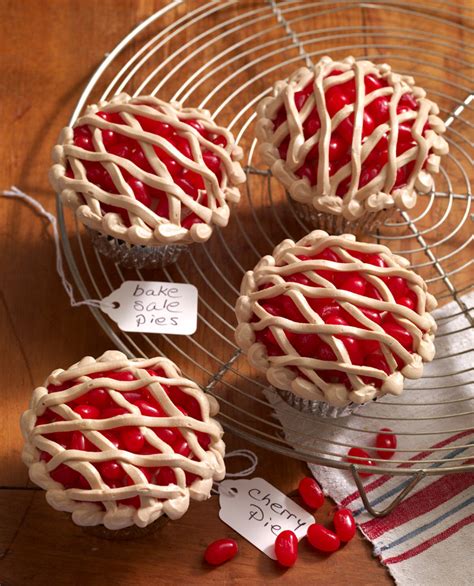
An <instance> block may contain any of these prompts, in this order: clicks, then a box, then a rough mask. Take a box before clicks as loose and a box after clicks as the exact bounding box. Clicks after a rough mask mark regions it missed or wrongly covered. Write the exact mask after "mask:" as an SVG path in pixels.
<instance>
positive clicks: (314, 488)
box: [298, 476, 324, 509]
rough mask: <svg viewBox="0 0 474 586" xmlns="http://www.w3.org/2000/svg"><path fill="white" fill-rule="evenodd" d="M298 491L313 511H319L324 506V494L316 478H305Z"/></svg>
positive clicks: (301, 481)
mask: <svg viewBox="0 0 474 586" xmlns="http://www.w3.org/2000/svg"><path fill="white" fill-rule="evenodd" d="M298 491H299V493H300V496H301V498H302V499H303V502H304V503H305V505H307V506H308V507H311V508H312V509H319V507H322V506H323V504H324V494H323V491H322V489H321V487H320V486H319V484H318V483H317V482H316V480H315V479H314V478H310V477H309V476H305V477H304V478H302V479H301V480H300V483H299V485H298Z"/></svg>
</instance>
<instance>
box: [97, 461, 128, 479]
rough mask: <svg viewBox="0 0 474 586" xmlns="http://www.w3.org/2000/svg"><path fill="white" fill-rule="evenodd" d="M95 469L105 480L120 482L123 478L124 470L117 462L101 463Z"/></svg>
mask: <svg viewBox="0 0 474 586" xmlns="http://www.w3.org/2000/svg"><path fill="white" fill-rule="evenodd" d="M97 467H98V469H99V472H100V473H101V475H102V476H103V477H104V478H106V479H107V480H120V478H123V477H124V476H125V471H124V469H123V468H122V466H120V464H117V462H112V461H109V462H101V463H100V464H98V466H97Z"/></svg>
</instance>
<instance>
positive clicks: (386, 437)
mask: <svg viewBox="0 0 474 586" xmlns="http://www.w3.org/2000/svg"><path fill="white" fill-rule="evenodd" d="M375 447H376V448H377V456H378V457H379V458H382V460H390V458H393V455H394V453H395V450H396V449H397V436H396V435H395V434H394V433H393V431H392V430H391V429H389V428H388V427H382V429H381V430H380V431H379V433H378V434H377V437H376V438H375Z"/></svg>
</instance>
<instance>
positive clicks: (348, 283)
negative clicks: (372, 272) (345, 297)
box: [341, 276, 367, 295]
mask: <svg viewBox="0 0 474 586" xmlns="http://www.w3.org/2000/svg"><path fill="white" fill-rule="evenodd" d="M366 285H367V283H366V281H365V279H363V278H362V277H358V276H353V277H348V278H347V279H345V280H344V281H343V283H342V285H341V289H344V290H345V291H350V292H351V293H355V294H356V295H363V294H364V293H365V287H366Z"/></svg>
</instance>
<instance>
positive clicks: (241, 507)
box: [219, 478, 314, 560]
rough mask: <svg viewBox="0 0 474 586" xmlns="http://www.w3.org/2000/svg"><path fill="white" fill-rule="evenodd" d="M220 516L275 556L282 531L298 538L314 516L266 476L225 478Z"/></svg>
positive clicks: (305, 530)
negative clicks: (292, 533) (268, 480)
mask: <svg viewBox="0 0 474 586" xmlns="http://www.w3.org/2000/svg"><path fill="white" fill-rule="evenodd" d="M219 504H220V511H219V517H220V518H221V520H222V521H224V523H226V524H227V525H229V527H232V529H234V531H237V533H240V535H242V537H245V539H247V541H250V543H252V544H253V545H255V547H258V549H259V550H260V551H262V552H263V553H264V554H266V555H267V556H268V557H270V558H272V559H273V560H274V559H276V556H275V551H274V545H275V539H276V537H277V535H278V534H279V533H280V531H285V530H286V529H289V530H291V531H293V532H294V533H295V534H296V537H297V538H298V540H300V539H301V538H302V537H304V536H305V535H306V532H307V530H308V527H309V526H310V525H311V524H312V523H314V517H313V516H312V515H310V514H309V513H308V512H307V511H305V510H304V509H303V508H301V507H300V506H299V505H297V504H296V503H295V502H294V501H292V500H291V499H290V498H288V497H287V496H286V495H285V494H283V493H282V492H281V491H279V490H278V489H277V488H275V487H274V486H272V485H271V484H270V483H269V482H267V481H266V480H263V478H252V479H250V480H247V479H241V480H224V481H223V482H221V483H220V484H219Z"/></svg>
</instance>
